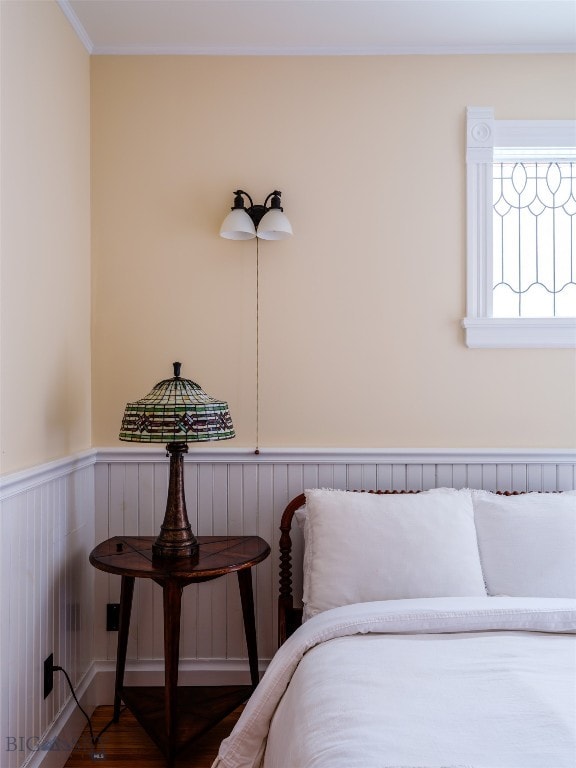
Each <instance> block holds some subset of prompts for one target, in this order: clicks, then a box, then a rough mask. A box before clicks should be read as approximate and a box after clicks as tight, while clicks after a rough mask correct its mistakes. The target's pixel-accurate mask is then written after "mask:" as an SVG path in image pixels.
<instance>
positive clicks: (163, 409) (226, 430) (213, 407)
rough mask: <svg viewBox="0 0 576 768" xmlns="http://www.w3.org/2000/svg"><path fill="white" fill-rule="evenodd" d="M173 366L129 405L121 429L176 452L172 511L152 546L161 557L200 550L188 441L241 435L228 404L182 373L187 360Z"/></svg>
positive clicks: (168, 507) (126, 436)
mask: <svg viewBox="0 0 576 768" xmlns="http://www.w3.org/2000/svg"><path fill="white" fill-rule="evenodd" d="M173 365H174V376H173V378H171V379H164V380H163V381H160V382H158V384H156V386H155V387H154V388H153V389H152V391H151V392H150V393H149V394H148V395H146V397H143V398H142V399H141V400H137V401H136V402H134V403H127V404H126V409H125V411H124V418H123V419H122V426H121V428H120V440H126V441H129V442H138V443H166V451H167V455H168V456H170V478H169V482H168V500H167V503H166V514H165V515H164V522H163V523H162V527H161V529H160V534H159V536H158V538H157V539H156V541H155V542H154V544H153V546H152V555H153V557H155V558H180V557H196V556H197V554H198V541H197V540H196V537H195V536H194V534H193V533H192V528H191V526H190V523H189V521H188V513H187V511H186V499H185V495H184V454H185V453H187V452H188V443H194V442H203V441H207V440H228V439H230V438H232V437H234V436H235V433H234V427H233V425H232V418H231V416H230V411H229V410H228V403H225V402H223V401H222V400H216V399H214V398H213V397H210V396H209V395H207V394H206V392H204V391H203V390H202V388H201V387H200V386H199V385H198V384H196V383H195V382H193V381H190V379H182V378H180V368H181V363H174V364H173Z"/></svg>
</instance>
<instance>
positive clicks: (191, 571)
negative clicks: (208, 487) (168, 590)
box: [90, 536, 270, 582]
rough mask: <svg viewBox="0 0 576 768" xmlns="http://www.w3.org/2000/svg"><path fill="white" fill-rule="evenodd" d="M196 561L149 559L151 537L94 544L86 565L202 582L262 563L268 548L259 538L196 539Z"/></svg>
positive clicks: (215, 537) (201, 537)
mask: <svg viewBox="0 0 576 768" xmlns="http://www.w3.org/2000/svg"><path fill="white" fill-rule="evenodd" d="M197 539H198V544H199V549H198V557H197V558H188V557H178V558H172V559H162V560H157V559H153V558H152V544H153V543H154V541H155V540H156V537H155V536H114V537H113V538H111V539H107V540H106V541H103V542H102V543H101V544H98V546H97V547H95V548H94V549H93V550H92V552H91V553H90V562H91V564H92V565H93V566H94V567H95V568H98V569H99V570H101V571H106V572H108V573H114V574H117V575H120V576H133V577H138V578H149V579H156V580H157V579H169V578H176V579H182V580H186V581H190V582H192V581H206V580H207V579H211V578H216V577H217V576H223V575H224V574H226V573H232V572H234V571H241V570H244V569H245V568H251V567H252V566H253V565H256V564H257V563H260V562H261V561H262V560H265V559H266V557H268V555H269V554H270V546H269V545H268V544H267V543H266V542H265V541H264V539H261V538H260V537H259V536H197Z"/></svg>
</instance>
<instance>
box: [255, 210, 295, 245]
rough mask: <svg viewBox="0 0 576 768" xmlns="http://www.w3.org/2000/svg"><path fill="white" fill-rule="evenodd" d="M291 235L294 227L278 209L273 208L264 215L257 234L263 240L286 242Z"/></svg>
mask: <svg viewBox="0 0 576 768" xmlns="http://www.w3.org/2000/svg"><path fill="white" fill-rule="evenodd" d="M291 234H292V225H291V224H290V222H289V221H288V217H287V216H286V215H285V214H284V213H282V211H281V210H279V209H278V208H271V209H270V210H269V211H268V212H267V213H265V214H264V216H263V217H262V220H261V221H260V224H258V231H257V232H256V235H257V236H258V237H259V238H260V239H261V240H285V239H286V238H287V237H290V236H291Z"/></svg>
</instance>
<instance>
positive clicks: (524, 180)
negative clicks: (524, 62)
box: [462, 107, 576, 349]
mask: <svg viewBox="0 0 576 768" xmlns="http://www.w3.org/2000/svg"><path fill="white" fill-rule="evenodd" d="M466 221H467V227H466V253H467V262H466V277H467V280H466V310H467V312H466V317H465V318H464V319H463V320H462V326H463V327H464V330H465V340H466V344H467V346H469V347H476V348H482V347H483V348H498V347H499V348H509V349H520V348H534V349H536V348H539V349H576V120H563V119H560V120H495V119H494V110H493V108H492V107H468V108H467V110H466Z"/></svg>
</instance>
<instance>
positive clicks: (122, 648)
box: [114, 576, 134, 723]
mask: <svg viewBox="0 0 576 768" xmlns="http://www.w3.org/2000/svg"><path fill="white" fill-rule="evenodd" d="M133 595H134V577H133V576H122V584H121V587H120V616H119V620H118V651H117V654H116V682H115V684H114V722H115V723H117V722H118V719H119V717H120V700H121V697H122V686H123V685H124V670H125V669H126V650H127V648H128V630H129V629H130V614H131V612H132V597H133Z"/></svg>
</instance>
